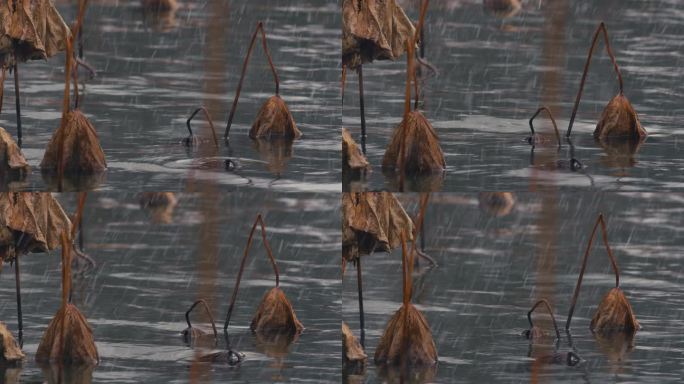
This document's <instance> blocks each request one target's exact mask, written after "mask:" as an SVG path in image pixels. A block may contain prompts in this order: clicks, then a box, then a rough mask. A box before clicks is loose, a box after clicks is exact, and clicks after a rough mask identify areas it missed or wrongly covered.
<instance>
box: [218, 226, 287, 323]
mask: <svg viewBox="0 0 684 384" xmlns="http://www.w3.org/2000/svg"><path fill="white" fill-rule="evenodd" d="M257 224H260V225H261V239H262V241H263V243H264V247H265V248H266V253H267V254H268V258H269V260H270V261H271V266H272V267H273V272H274V273H275V278H276V288H277V287H279V286H280V273H279V272H278V265H277V264H276V262H275V258H274V257H273V252H272V251H271V246H270V245H269V243H268V240H267V239H266V226H265V225H264V220H263V218H262V217H261V214H258V215H257V217H256V220H255V221H254V225H252V230H251V231H250V232H249V237H248V238H247V246H246V247H245V252H244V254H243V255H242V260H241V261H240V271H239V272H238V276H237V280H236V281H235V288H234V289H233V296H232V297H231V299H230V305H229V306H228V313H227V314H226V323H225V324H224V326H223V331H224V332H227V331H228V324H230V317H231V315H232V313H233V308H234V307H235V301H236V300H237V295H238V291H239V289H240V281H241V280H242V272H243V271H244V269H245V262H246V261H247V255H249V249H250V248H251V246H252V238H253V237H254V231H256V227H257Z"/></svg>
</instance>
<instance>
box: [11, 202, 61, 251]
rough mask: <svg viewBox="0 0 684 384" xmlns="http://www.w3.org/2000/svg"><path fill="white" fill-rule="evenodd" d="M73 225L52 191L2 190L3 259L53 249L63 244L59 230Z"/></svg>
mask: <svg viewBox="0 0 684 384" xmlns="http://www.w3.org/2000/svg"><path fill="white" fill-rule="evenodd" d="M70 228H71V221H70V220H69V217H68V216H67V214H66V213H65V212H64V210H63V209H62V207H61V206H60V205H59V202H57V200H55V199H54V198H53V197H52V195H51V194H50V193H44V192H4V193H0V261H1V260H3V259H4V260H5V261H12V260H13V259H14V258H15V257H16V256H17V255H22V254H25V253H29V252H47V251H50V250H53V249H55V248H57V247H58V246H59V245H60V238H59V234H60V233H62V232H63V231H68V230H69V229H70ZM18 239H21V241H18Z"/></svg>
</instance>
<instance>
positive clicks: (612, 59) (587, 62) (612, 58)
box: [565, 22, 623, 137]
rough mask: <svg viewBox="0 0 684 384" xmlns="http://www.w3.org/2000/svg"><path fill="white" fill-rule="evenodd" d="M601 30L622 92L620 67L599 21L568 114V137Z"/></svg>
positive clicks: (605, 30)
mask: <svg viewBox="0 0 684 384" xmlns="http://www.w3.org/2000/svg"><path fill="white" fill-rule="evenodd" d="M601 32H603V40H604V41H605V43H606V52H607V53H608V56H610V60H611V61H612V62H613V69H614V70H615V74H616V75H617V78H618V84H619V85H620V94H622V91H623V84H622V74H621V73H620V67H618V64H617V60H616V59H615V55H613V51H612V50H611V49H610V38H609V37H608V30H607V29H606V25H605V23H604V22H601V24H599V26H598V28H596V32H594V37H593V38H592V40H591V47H590V48H589V55H588V56H587V61H586V62H585V63H584V72H582V80H581V81H580V87H579V90H578V91H577V97H576V98H575V105H574V107H573V108H572V115H571V116H570V124H569V125H568V131H567V132H566V133H565V136H567V137H570V133H571V132H572V125H573V123H574V122H575V116H576V115H577V109H578V108H579V103H580V99H582V91H583V90H584V82H585V81H586V79H587V74H588V72H589V64H591V57H592V55H593V54H594V48H595V47H596V42H597V41H598V38H599V35H600V34H601Z"/></svg>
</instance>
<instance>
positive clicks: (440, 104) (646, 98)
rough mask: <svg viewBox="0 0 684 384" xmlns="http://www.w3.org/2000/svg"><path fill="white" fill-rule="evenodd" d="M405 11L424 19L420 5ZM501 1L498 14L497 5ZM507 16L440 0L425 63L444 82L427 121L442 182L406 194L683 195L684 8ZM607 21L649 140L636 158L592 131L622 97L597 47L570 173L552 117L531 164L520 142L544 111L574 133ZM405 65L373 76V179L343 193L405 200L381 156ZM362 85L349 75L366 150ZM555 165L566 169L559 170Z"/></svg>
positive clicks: (349, 116) (432, 93)
mask: <svg viewBox="0 0 684 384" xmlns="http://www.w3.org/2000/svg"><path fill="white" fill-rule="evenodd" d="M400 3H401V4H402V5H403V6H404V7H405V9H406V12H407V13H408V14H409V16H410V17H411V18H412V19H413V20H416V19H417V18H418V13H419V12H418V4H419V1H417V0H410V1H409V0H404V1H400ZM493 3H496V2H493ZM521 3H522V7H521V9H520V11H519V12H517V13H515V14H513V15H511V16H510V17H506V18H502V15H494V14H493V13H492V12H489V11H487V10H485V9H484V7H483V1H480V0H446V1H432V2H431V3H430V9H429V11H428V14H427V17H426V29H425V35H426V44H427V47H426V59H427V60H428V61H429V62H430V63H431V64H432V65H434V67H436V69H437V71H438V73H437V75H436V77H431V78H427V79H425V82H424V86H423V95H422V97H423V102H424V104H423V109H424V111H425V114H426V116H427V117H428V119H429V120H430V121H431V122H432V124H433V126H434V128H435V129H436V131H437V134H438V135H439V138H440V141H441V145H442V149H443V150H444V153H445V157H446V163H447V171H446V175H445V177H443V178H442V177H434V178H428V179H427V180H426V179H419V180H408V183H407V185H406V187H405V188H406V190H408V191H410V190H434V191H445V192H462V191H479V190H512V189H513V190H526V189H528V188H529V187H530V185H532V184H533V185H543V186H563V187H569V188H572V189H579V190H620V191H630V190H631V191H634V190H642V191H644V190H645V191H653V190H659V191H681V190H682V189H684V174H683V173H682V172H681V169H682V168H684V151H683V150H682V135H684V130H683V129H682V126H681V123H680V118H679V116H681V115H682V113H683V112H684V109H683V108H682V105H684V103H683V101H684V84H683V83H682V82H681V81H678V80H677V79H678V78H680V77H681V76H682V74H683V72H682V71H683V70H682V58H683V55H682V52H684V50H682V39H681V36H682V35H683V34H684V23H682V22H683V21H684V3H682V2H681V1H677V0H655V1H639V0H625V1H618V0H607V1H600V2H577V1H568V0H560V1H532V0H530V1H522V2H521ZM601 21H605V23H606V25H607V28H608V32H609V34H610V38H611V46H612V50H613V52H614V53H615V55H616V57H617V61H618V64H619V65H620V68H621V71H622V76H623V79H624V90H625V96H627V98H628V99H629V100H630V101H631V102H632V104H633V105H634V108H635V109H636V111H637V113H638V114H639V118H640V119H641V123H642V125H643V126H644V128H645V129H646V130H647V131H648V132H649V137H648V139H647V140H646V142H645V143H643V144H642V145H641V146H640V147H639V148H629V147H628V148H616V149H609V150H604V149H603V148H602V147H601V146H599V145H598V144H597V143H595V142H594V139H593V136H592V132H593V130H594V128H595V126H596V122H597V121H598V118H599V116H600V113H601V111H602V109H603V107H604V106H605V105H606V104H607V103H608V101H609V100H610V99H611V98H612V97H613V96H615V95H616V94H617V92H618V86H617V81H616V77H615V75H614V73H613V69H612V65H611V63H610V59H609V58H608V55H607V54H606V53H605V49H604V45H603V43H602V42H599V44H598V46H597V50H596V53H595V55H594V58H593V62H592V65H591V69H590V73H589V77H588V79H587V83H586V86H585V92H584V96H583V98H582V103H581V104H580V108H579V112H578V115H577V120H576V121H575V125H574V129H573V144H574V146H575V154H574V157H575V158H577V159H578V160H579V161H580V162H581V163H582V164H583V165H584V169H583V170H581V171H578V172H573V171H571V170H570V169H569V166H568V163H569V159H570V157H571V154H570V153H569V152H570V150H569V148H568V145H567V144H565V143H564V146H565V147H564V149H563V150H561V151H559V152H557V151H556V148H555V146H554V145H553V141H555V138H554V137H553V136H552V132H553V131H552V127H551V124H550V122H549V120H548V118H547V117H546V116H545V115H542V116H541V117H540V118H539V119H538V120H537V122H536V128H537V130H538V131H541V132H543V133H545V135H546V137H547V139H548V140H549V142H548V143H546V144H545V145H544V146H538V147H537V148H536V150H535V153H534V156H533V155H532V154H531V148H530V146H529V145H528V144H527V143H526V142H525V140H524V139H525V138H526V137H527V136H529V126H528V119H529V118H530V117H531V116H532V114H533V113H534V112H535V110H536V109H537V108H538V107H539V106H540V105H542V104H546V105H548V106H549V107H550V108H552V110H553V111H554V114H555V117H556V119H557V121H558V124H559V129H561V131H562V132H561V133H563V132H565V130H566V128H567V125H568V121H569V119H570V113H571V110H572V105H573V103H574V101H575V95H576V93H577V90H578V87H579V80H580V78H581V75H582V67H583V65H584V63H585V60H586V57H587V53H588V50H589V46H590V43H591V39H592V35H593V34H594V31H595V30H596V27H597V26H598V24H599V22H601ZM405 67H406V59H405V57H403V58H402V59H401V60H399V61H397V62H387V61H381V62H375V63H372V64H369V65H365V66H364V80H365V81H364V83H365V84H364V85H365V101H366V119H367V126H368V140H367V150H368V158H369V161H370V163H371V165H372V166H373V172H371V173H370V174H369V175H368V176H367V179H366V180H361V181H359V180H353V181H351V182H349V181H347V182H346V183H345V185H344V189H345V190H362V189H370V190H379V189H388V190H393V191H396V190H398V183H397V180H396V179H395V178H394V177H392V176H385V175H383V173H382V171H381V168H380V166H381V163H382V156H383V154H384V151H385V148H386V147H387V144H388V143H389V141H390V137H391V135H392V133H393V131H394V129H395V127H396V126H397V125H398V124H399V122H400V121H401V118H402V113H403V98H404V87H405V83H406V70H405ZM357 90H358V86H357V77H356V76H355V75H350V76H349V77H348V83H347V95H348V97H347V100H346V101H345V108H344V111H343V120H342V121H343V125H344V126H345V127H347V128H349V129H350V130H351V132H352V134H353V136H354V138H355V139H356V140H357V141H360V119H359V112H358V111H359V108H358V105H359V104H358V91H357ZM559 162H560V163H559Z"/></svg>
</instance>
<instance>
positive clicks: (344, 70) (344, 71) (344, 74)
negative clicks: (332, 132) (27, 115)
mask: <svg viewBox="0 0 684 384" xmlns="http://www.w3.org/2000/svg"><path fill="white" fill-rule="evenodd" d="M346 85H347V66H346V65H342V79H341V80H340V88H342V91H341V97H342V111H344V89H345V87H346ZM0 96H2V95H0ZM0 101H1V99H0ZM0 108H1V106H0ZM0 111H1V110H0Z"/></svg>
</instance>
